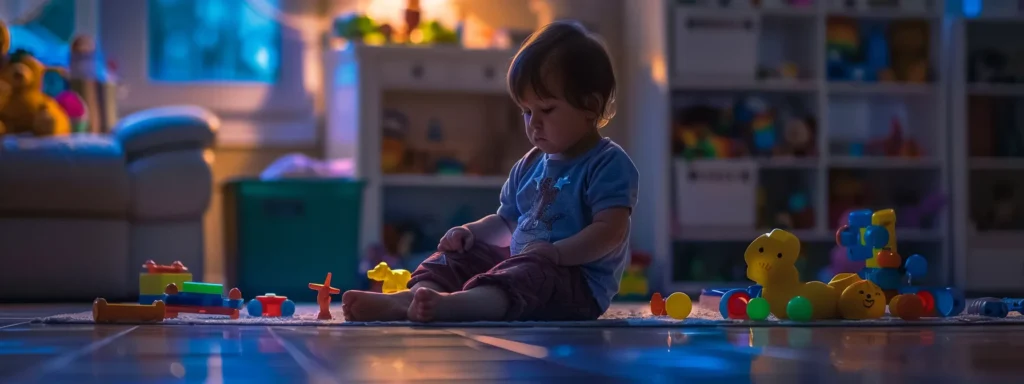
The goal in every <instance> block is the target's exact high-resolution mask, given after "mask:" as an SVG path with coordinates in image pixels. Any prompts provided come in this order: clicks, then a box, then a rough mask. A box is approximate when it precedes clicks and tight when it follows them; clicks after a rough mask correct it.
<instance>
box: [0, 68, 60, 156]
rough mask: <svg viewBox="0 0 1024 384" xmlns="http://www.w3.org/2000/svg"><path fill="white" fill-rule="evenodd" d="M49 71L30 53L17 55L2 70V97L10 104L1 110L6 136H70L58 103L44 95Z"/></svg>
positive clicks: (0, 79) (0, 118)
mask: <svg viewBox="0 0 1024 384" xmlns="http://www.w3.org/2000/svg"><path fill="white" fill-rule="evenodd" d="M46 71H47V68H46V66H45V65H43V63H42V62H40V61H39V60H38V59H36V58H35V57H33V56H32V55H31V54H30V53H28V52H26V51H21V50H19V51H17V52H14V53H13V54H11V55H10V57H8V58H7V63H6V64H5V65H4V66H3V67H2V68H0V83H3V84H4V85H2V86H0V88H4V89H6V90H0V93H6V100H5V101H4V102H3V103H2V107H0V122H2V123H3V125H4V128H5V132H4V133H6V134H31V135H35V136H50V135H67V134H69V133H71V122H70V120H69V119H68V115H67V113H66V112H65V111H64V109H63V108H61V106H60V104H58V103H57V101H56V100H54V99H53V98H51V97H50V96H48V95H47V94H46V93H44V92H43V79H44V76H45V75H46Z"/></svg>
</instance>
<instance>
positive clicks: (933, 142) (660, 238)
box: [624, 0, 953, 293]
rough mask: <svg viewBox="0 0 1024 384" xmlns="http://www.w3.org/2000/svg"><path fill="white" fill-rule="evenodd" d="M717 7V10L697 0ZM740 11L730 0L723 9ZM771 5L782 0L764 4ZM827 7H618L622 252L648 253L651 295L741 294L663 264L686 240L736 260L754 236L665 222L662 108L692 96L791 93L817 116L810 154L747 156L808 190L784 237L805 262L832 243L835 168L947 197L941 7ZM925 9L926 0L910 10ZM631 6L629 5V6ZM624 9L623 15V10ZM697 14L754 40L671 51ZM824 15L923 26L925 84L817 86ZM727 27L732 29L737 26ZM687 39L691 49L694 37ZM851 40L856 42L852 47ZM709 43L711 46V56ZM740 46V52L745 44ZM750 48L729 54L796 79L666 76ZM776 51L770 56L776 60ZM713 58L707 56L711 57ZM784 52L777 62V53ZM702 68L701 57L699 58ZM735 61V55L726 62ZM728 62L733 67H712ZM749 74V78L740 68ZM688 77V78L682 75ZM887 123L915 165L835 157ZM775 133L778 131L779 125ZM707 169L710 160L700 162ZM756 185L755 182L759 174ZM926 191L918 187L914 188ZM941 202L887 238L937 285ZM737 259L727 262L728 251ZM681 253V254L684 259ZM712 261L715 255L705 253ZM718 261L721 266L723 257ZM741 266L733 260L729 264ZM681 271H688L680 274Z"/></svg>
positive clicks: (667, 152)
mask: <svg viewBox="0 0 1024 384" xmlns="http://www.w3.org/2000/svg"><path fill="white" fill-rule="evenodd" d="M704 3H708V4H712V3H713V4H718V2H704ZM733 3H734V4H735V3H742V2H736V1H734V2H733ZM774 3H783V2H774ZM841 3H845V2H834V1H833V0H816V1H815V2H814V4H812V5H811V6H809V7H805V8H776V9H756V8H748V9H741V8H729V9H722V8H715V9H709V8H693V6H689V5H680V4H679V2H677V1H676V0H661V1H649V2H647V1H644V2H637V4H635V5H633V6H631V7H627V9H626V15H625V23H626V27H625V30H626V31H627V33H629V34H630V35H628V36H626V37H627V41H636V42H638V43H637V44H635V45H631V46H630V47H629V48H630V49H632V51H630V52H627V56H629V57H630V58H631V59H630V60H629V61H628V62H627V65H626V66H625V67H624V72H625V73H626V76H627V77H628V79H629V82H630V83H629V86H630V88H629V89H628V90H626V91H624V92H625V94H628V95H629V97H630V98H632V99H633V100H629V101H628V102H629V103H630V104H629V105H630V108H629V110H630V111H631V113H630V115H629V116H628V118H629V119H630V121H629V123H628V124H627V126H630V127H634V129H635V131H634V134H633V136H632V139H631V145H632V148H631V154H632V156H633V158H634V161H635V162H636V163H637V166H638V168H639V169H641V170H642V171H641V172H642V173H641V188H640V190H641V199H640V206H639V207H637V210H636V212H635V214H634V215H633V217H634V222H633V223H634V230H633V233H634V238H633V240H634V247H635V248H637V249H639V250H643V251H647V252H650V253H651V254H653V255H654V257H655V260H656V265H655V266H654V270H655V271H657V272H658V273H659V274H660V276H659V277H660V279H658V280H660V281H659V283H660V284H658V286H660V288H659V289H661V290H662V292H665V291H668V292H673V291H684V292H690V293H693V292H697V291H699V290H700V289H702V288H707V287H709V286H724V287H728V286H745V285H749V284H751V283H750V282H749V281H745V279H737V281H734V282H729V281H725V282H722V281H719V282H715V283H710V282H708V281H705V280H706V279H701V278H696V279H692V280H686V279H679V278H677V276H675V275H676V272H677V270H680V269H683V270H685V269H686V268H678V267H676V266H675V264H676V263H677V262H678V259H679V258H680V256H681V255H679V254H678V253H679V252H680V250H681V249H682V248H680V247H685V246H687V244H708V245H711V244H715V246H720V247H721V249H722V250H723V251H722V252H720V253H728V254H724V255H722V256H721V257H723V258H728V259H729V260H735V261H738V263H742V250H743V248H745V246H746V244H748V243H749V242H750V241H752V240H753V239H754V238H755V237H756V236H757V235H759V234H760V233H764V232H765V229H764V228H755V227H753V226H751V227H746V228H708V227H701V228H693V227H691V228H686V227H683V228H680V227H679V226H678V225H676V224H675V222H674V218H673V212H674V201H675V197H674V194H675V193H674V189H675V187H674V184H673V183H674V182H673V174H674V172H673V162H674V161H675V160H674V156H673V154H672V153H671V151H672V150H671V148H670V143H669V140H666V138H670V137H671V132H670V129H672V128H671V127H672V125H673V118H672V114H673V104H674V102H675V101H677V100H678V99H680V98H685V99H700V98H701V97H706V98H712V97H718V96H721V95H736V96H738V95H763V96H764V97H766V98H770V97H779V96H780V95H784V96H791V97H792V98H794V99H795V98H800V99H802V100H806V101H805V103H806V104H807V105H805V107H806V108H807V109H808V110H810V111H812V112H813V114H814V115H815V118H816V120H817V137H816V139H817V150H818V156H817V157H812V158H798V159H786V158H767V159H759V160H757V164H758V167H759V168H760V169H761V172H762V175H764V172H768V171H770V172H772V173H773V174H779V173H780V172H785V173H794V174H801V175H803V176H804V177H806V178H807V179H808V180H810V182H809V183H808V184H809V185H810V186H811V191H810V192H811V196H812V198H811V199H810V204H811V207H812V208H813V210H814V212H815V214H814V226H813V228H809V229H798V230H794V233H795V234H797V236H799V237H800V238H801V240H802V241H803V243H804V249H805V250H806V251H807V252H806V253H807V254H806V255H805V256H806V258H807V259H818V260H819V261H820V260H822V259H824V260H827V259H828V257H829V256H828V251H827V250H828V249H829V247H830V245H831V244H834V242H835V226H836V225H837V223H835V222H833V221H834V220H831V219H830V218H829V216H830V215H829V188H830V175H831V173H832V171H835V170H847V171H851V172H856V173H858V174H862V175H864V176H865V177H866V178H868V179H870V180H872V181H871V183H872V184H870V185H869V186H867V187H866V189H869V190H872V191H875V190H877V191H880V192H881V193H882V194H887V193H892V191H889V189H897V188H888V187H893V186H895V187H908V188H910V187H916V188H912V189H916V190H915V192H918V193H925V192H941V193H946V194H949V193H950V190H949V189H950V185H951V179H950V177H951V167H952V165H951V163H950V158H949V156H946V155H945V154H947V153H949V148H948V146H949V140H948V137H949V130H948V124H947V123H946V122H947V118H946V116H945V114H944V113H943V112H942V111H945V110H946V103H947V101H948V98H947V87H946V86H945V84H947V83H948V80H947V79H948V73H949V70H948V68H946V67H947V66H948V64H947V62H946V61H943V60H942V58H944V57H948V52H949V50H950V47H949V44H944V43H943V42H944V40H943V39H942V36H943V34H945V33H948V30H949V29H948V24H949V19H948V17H947V16H946V12H945V8H944V4H941V2H936V3H937V4H935V6H934V7H933V8H932V9H930V10H910V11H900V10H847V9H841V8H838V6H837V5H836V4H841ZM921 3H922V4H923V3H926V2H921ZM634 7H635V8H634ZM631 8H632V9H631ZM680 9H686V12H687V13H688V14H697V15H700V16H702V17H707V16H708V15H711V17H710V18H711V19H714V16H721V20H717V21H707V20H703V21H701V20H698V21H692V20H694V19H695V18H690V19H686V20H688V21H687V22H688V23H691V24H688V25H690V26H691V29H692V25H694V24H693V23H698V24H697V25H699V23H701V22H707V23H708V24H709V25H710V24H714V23H718V24H717V25H719V26H721V25H724V24H727V23H728V22H739V23H746V22H748V21H752V23H750V24H747V26H748V27H749V26H750V25H753V26H754V27H753V29H754V30H756V31H757V33H758V38H759V40H758V42H757V44H754V45H752V46H751V45H749V44H745V43H744V44H726V43H722V42H721V41H718V40H714V39H715V38H719V37H717V36H716V37H714V38H710V37H709V38H705V40H706V41H711V42H712V43H708V44H709V46H704V47H701V48H700V49H694V50H693V51H692V52H682V53H681V54H680V52H676V50H677V48H676V47H677V46H678V45H679V41H680V37H679V36H678V35H677V32H676V30H675V25H676V22H675V21H676V20H677V17H680V16H677V11H678V10H680ZM833 17H843V18H849V19H854V20H857V21H859V22H875V23H886V22H895V21H900V20H923V21H925V22H927V24H928V28H929V29H928V31H929V32H928V33H927V35H928V41H927V45H928V47H929V58H928V61H929V68H930V69H931V72H932V73H933V75H934V76H932V77H933V78H934V79H933V80H932V81H930V82H927V83H895V82H892V83H890V82H882V83H869V82H839V81H829V80H828V76H827V67H826V54H827V50H826V31H827V23H828V21H829V20H830V19H831V18H833ZM737 20H739V21H737ZM691 41H699V39H697V38H694V39H692V40H691ZM862 41H863V40H862ZM716 44H718V45H717V46H720V48H716ZM745 47H746V48H745ZM751 47H752V49H754V50H755V51H756V53H745V52H729V54H730V55H733V56H735V57H741V58H747V57H756V60H757V64H758V65H772V66H774V65H777V64H778V63H779V61H780V60H786V61H793V62H796V63H797V64H798V66H799V67H800V69H801V71H800V72H801V73H800V76H798V77H797V78H796V79H785V80H783V79H772V80H759V79H758V78H756V77H754V76H753V75H754V73H749V74H747V76H725V75H721V74H711V73H708V74H702V75H697V76H685V75H683V73H681V72H680V71H679V70H678V68H679V67H680V63H679V61H680V60H695V61H696V62H694V63H684V65H683V67H689V68H691V69H692V68H695V67H698V68H706V69H708V70H717V69H718V68H715V67H714V63H715V61H714V60H711V63H712V64H705V63H704V61H708V60H707V59H706V58H700V57H696V58H695V57H694V56H695V55H698V54H707V52H710V51H713V50H737V49H750V48H751ZM780 51H781V53H780ZM715 53H716V54H717V53H718V52H715ZM786 54H788V56H787V55H786ZM702 60H703V61H702ZM737 60H738V59H737ZM718 62H720V63H725V64H728V66H731V65H732V64H733V62H734V60H719V61H718ZM751 72H753V71H751ZM690 73H693V72H692V71H691V72H690ZM893 116H896V117H898V118H899V119H900V121H901V122H902V123H903V129H904V135H905V136H909V137H911V138H913V139H914V140H915V141H916V142H917V143H918V144H919V145H920V147H922V150H923V155H922V156H921V157H918V158H905V157H863V156H858V155H852V154H850V153H849V152H846V151H844V150H842V148H843V146H842V145H841V142H843V141H866V140H867V139H869V137H870V138H872V139H873V138H877V136H880V135H884V134H885V133H886V132H887V131H888V129H889V126H888V121H890V120H891V119H892V118H893ZM780 128H781V127H780ZM705 161H714V160H705ZM762 178H764V176H762ZM885 184H888V185H885ZM925 188H926V189H927V190H922V189H925ZM888 207H892V208H896V209H897V221H899V217H900V214H899V212H900V207H898V206H888V205H885V206H880V205H872V206H867V207H862V208H872V209H881V208H888ZM951 211H952V208H950V205H946V208H945V209H942V210H941V211H940V212H938V213H937V214H936V215H935V220H934V225H933V226H931V227H928V228H923V229H913V228H906V229H904V228H900V229H898V230H897V238H898V239H899V240H900V242H901V243H915V244H914V245H908V246H905V247H902V248H901V249H900V253H901V254H904V256H909V255H910V254H909V253H907V252H916V253H921V254H922V255H923V256H926V257H927V258H928V259H929V260H930V261H931V267H930V271H929V272H930V273H932V274H934V276H936V278H937V282H938V283H949V282H950V281H949V280H950V278H949V277H950V276H951V267H952V257H953V252H952V251H951V250H952V244H953V243H952V241H951V240H950V236H949V234H950V233H951V217H950V214H951ZM734 253H738V254H734ZM685 256H686V257H690V256H691V255H685ZM715 257H717V256H715ZM729 263H732V261H730V262H729ZM739 266H740V267H742V264H740V265H739ZM687 268H688V267H687Z"/></svg>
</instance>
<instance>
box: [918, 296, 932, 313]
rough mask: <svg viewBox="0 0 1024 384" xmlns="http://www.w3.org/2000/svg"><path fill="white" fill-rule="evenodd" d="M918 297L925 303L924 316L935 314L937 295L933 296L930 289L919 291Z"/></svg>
mask: <svg viewBox="0 0 1024 384" xmlns="http://www.w3.org/2000/svg"><path fill="white" fill-rule="evenodd" d="M917 297H920V298H921V304H924V313H923V314H922V316H934V315H935V296H932V293H931V292H928V291H917Z"/></svg>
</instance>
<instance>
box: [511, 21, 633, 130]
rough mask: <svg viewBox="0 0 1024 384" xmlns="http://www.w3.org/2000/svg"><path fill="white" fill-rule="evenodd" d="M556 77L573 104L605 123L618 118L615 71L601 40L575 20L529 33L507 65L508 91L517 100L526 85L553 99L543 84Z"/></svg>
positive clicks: (566, 99)
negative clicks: (550, 77)
mask: <svg viewBox="0 0 1024 384" xmlns="http://www.w3.org/2000/svg"><path fill="white" fill-rule="evenodd" d="M551 75H553V76H554V78H555V79H557V81H558V82H559V83H557V84H558V85H560V86H561V87H562V89H561V94H562V96H563V97H565V101H566V102H568V103H569V105H572V106H573V107H576V108H579V109H582V110H587V111H590V112H593V113H594V114H595V115H597V118H596V121H595V123H596V125H597V127H598V128H600V127H603V126H604V125H605V124H607V123H608V121H609V120H611V118H612V117H613V116H615V109H614V103H615V87H616V84H615V72H614V70H613V69H612V61H611V58H610V57H609V55H608V50H607V49H606V48H605V46H604V43H602V42H601V40H600V39H599V38H598V37H597V36H595V35H593V34H592V33H590V32H589V31H587V29H586V28H584V27H583V26H582V25H580V24H579V23H577V22H573V21H556V22H553V23H551V24H548V25H546V26H544V27H543V28H541V29H540V30H538V31H536V32H534V33H533V34H532V35H530V37H529V38H527V39H526V41H524V42H523V46H522V47H520V48H519V52H518V53H516V56H515V58H513V59H512V64H511V65H509V68H508V92H509V94H510V95H511V96H512V100H515V102H516V103H517V104H518V103H520V102H521V100H522V98H523V94H524V92H525V91H526V89H527V87H530V89H531V90H533V92H534V93H536V94H537V96H538V97H542V98H549V97H554V96H555V94H556V93H555V92H553V91H552V90H551V89H548V87H547V86H557V85H555V84H545V80H548V78H547V76H551Z"/></svg>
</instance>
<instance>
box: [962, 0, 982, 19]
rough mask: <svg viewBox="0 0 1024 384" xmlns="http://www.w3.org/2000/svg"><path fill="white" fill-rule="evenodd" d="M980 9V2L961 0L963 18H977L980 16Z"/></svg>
mask: <svg viewBox="0 0 1024 384" xmlns="http://www.w3.org/2000/svg"><path fill="white" fill-rule="evenodd" d="M981 9H982V8H981V0H963V12H964V17H966V18H975V17H978V15H980V14H981Z"/></svg>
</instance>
